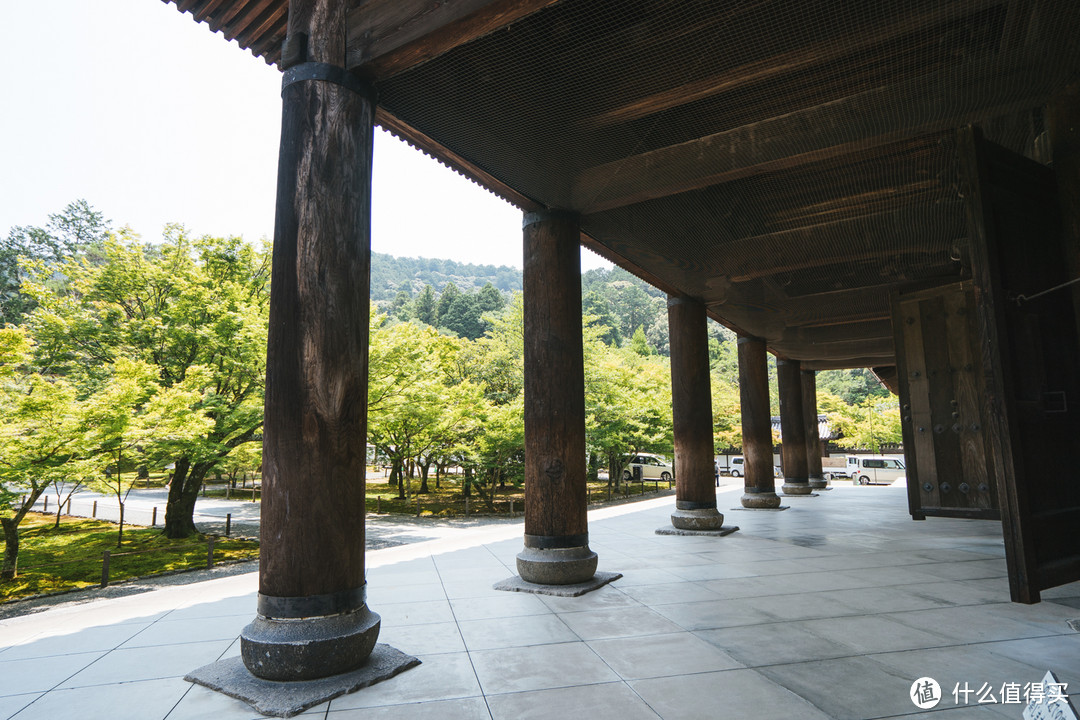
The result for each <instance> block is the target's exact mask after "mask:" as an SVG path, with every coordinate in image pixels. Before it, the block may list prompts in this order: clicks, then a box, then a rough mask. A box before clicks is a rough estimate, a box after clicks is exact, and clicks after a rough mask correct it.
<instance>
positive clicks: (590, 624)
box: [559, 606, 682, 640]
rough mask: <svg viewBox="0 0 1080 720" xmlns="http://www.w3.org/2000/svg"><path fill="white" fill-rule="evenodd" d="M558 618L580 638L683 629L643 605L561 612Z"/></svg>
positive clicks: (656, 632)
mask: <svg viewBox="0 0 1080 720" xmlns="http://www.w3.org/2000/svg"><path fill="white" fill-rule="evenodd" d="M559 617H560V618H561V619H562V621H563V622H565V623H566V624H567V626H568V627H569V628H570V629H571V630H573V631H574V633H575V634H576V635H577V636H578V637H580V638H581V639H582V640H601V639H605V638H618V637H632V636H635V635H658V634H660V633H671V632H678V631H679V630H682V628H680V627H679V626H678V625H676V624H674V623H672V622H670V621H669V620H667V619H665V618H664V617H663V616H662V615H660V614H658V613H656V612H654V611H652V610H650V609H648V608H647V607H644V606H638V607H622V608H618V607H617V608H612V609H610V610H587V611H584V612H568V613H560V614H559Z"/></svg>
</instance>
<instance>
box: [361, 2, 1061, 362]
mask: <svg viewBox="0 0 1080 720" xmlns="http://www.w3.org/2000/svg"><path fill="white" fill-rule="evenodd" d="M1078 8H1080V4H1077V3H1074V2H1043V3H1033V2H1023V1H1020V0H1014V1H1004V0H966V1H964V2H940V0H925V1H921V0H907V1H904V2H899V1H895V2H865V0H857V1H856V0H851V1H847V2H842V1H836V0H828V1H824V2H803V3H790V2H779V1H777V2H771V1H761V0H757V1H749V0H747V1H744V2H717V1H716V0H708V1H699V2H668V1H657V2H634V3H626V2H625V1H623V0H619V1H614V0H603V1H600V2H597V1H595V0H592V1H588V2H586V1H584V0H578V1H573V0H564V1H563V2H561V3H559V4H557V5H554V6H552V7H550V8H548V9H546V10H543V11H541V12H539V13H536V14H534V15H532V16H529V17H527V18H525V19H523V20H519V21H517V22H516V23H514V24H513V25H511V26H509V27H508V28H504V29H502V30H499V31H497V32H495V33H492V34H490V35H487V36H485V37H483V38H481V39H480V40H477V41H474V42H472V43H470V44H468V45H465V46H462V47H459V48H457V49H455V50H453V51H451V52H449V53H447V54H446V55H443V56H441V57H439V58H436V59H435V60H432V61H430V62H428V63H426V64H423V65H421V66H419V67H416V68H414V69H412V70H410V71H407V72H405V73H402V74H400V75H398V76H396V77H393V78H390V79H388V80H386V81H383V82H381V83H380V85H379V90H380V104H381V105H383V106H384V107H385V108H386V109H387V110H389V112H391V113H392V114H394V115H395V116H397V117H398V118H400V119H402V120H403V121H405V122H406V123H408V124H409V125H411V126H412V127H414V128H416V129H418V130H419V131H421V132H423V133H425V134H426V135H428V136H430V137H432V138H434V139H436V140H437V141H438V142H439V143H441V144H442V145H444V146H446V147H448V148H449V149H451V150H452V151H454V152H456V153H459V154H460V155H462V156H464V157H466V158H468V159H469V160H470V161H471V162H473V163H475V164H476V165H477V166H479V167H480V168H482V169H484V170H485V171H487V172H489V173H491V174H492V175H493V176H495V177H496V178H498V179H500V180H502V181H503V182H506V183H507V184H509V185H510V186H512V187H514V188H515V189H516V190H518V191H519V192H521V193H523V194H524V195H527V196H529V197H532V198H534V199H536V200H538V201H539V202H541V203H543V204H545V205H547V206H549V207H557V208H570V209H574V210H578V211H579V212H581V213H582V215H583V218H582V223H583V228H584V229H585V231H586V232H587V233H589V234H590V235H591V236H592V237H594V238H595V239H596V240H598V241H599V242H600V243H602V244H603V245H605V246H607V247H608V248H611V249H613V250H615V251H616V252H617V253H618V254H620V255H621V256H622V257H624V258H625V259H626V260H627V261H628V262H629V263H631V264H634V265H637V266H638V267H642V268H647V269H648V270H649V271H650V272H652V273H653V274H654V275H655V276H656V277H658V278H660V279H661V280H663V281H664V282H665V283H666V284H668V285H670V286H671V287H673V288H677V289H678V290H679V291H681V292H684V293H686V294H689V295H692V296H695V297H698V298H701V299H703V300H705V301H707V302H709V303H710V304H711V305H710V307H711V308H712V309H713V311H714V312H715V313H716V314H717V315H719V316H721V317H724V318H725V319H726V320H728V321H729V322H730V324H732V325H737V326H739V327H741V328H743V329H745V330H747V331H751V332H754V333H755V334H761V335H764V336H767V337H769V338H770V339H771V340H773V341H774V342H779V341H781V339H782V338H783V337H790V336H791V334H790V333H789V332H788V330H790V329H791V328H793V327H796V326H799V325H802V324H806V323H817V324H823V323H828V321H830V319H834V320H837V321H839V320H843V321H845V322H847V321H851V320H852V319H853V318H854V319H859V318H871V317H882V316H885V315H887V312H888V288H889V287H890V285H892V284H895V283H901V282H910V281H917V280H922V279H925V278H938V277H941V278H948V277H954V278H958V277H961V276H963V274H964V273H965V272H966V271H965V267H964V257H965V252H964V244H965V242H966V238H965V234H966V230H965V223H964V216H963V207H962V201H961V198H960V195H959V192H958V188H957V179H956V175H957V172H956V159H955V152H954V148H953V139H952V138H953V130H954V129H955V128H956V127H959V126H962V125H965V124H968V123H973V122H974V123H979V124H981V125H983V127H984V128H985V129H986V131H987V133H988V135H989V136H990V137H991V138H992V139H995V140H997V141H998V142H1001V143H1003V144H1006V145H1007V146H1009V147H1010V148H1011V149H1013V150H1015V151H1017V152H1023V153H1025V154H1028V155H1029V156H1030V155H1033V154H1035V147H1036V143H1037V138H1038V136H1039V134H1040V132H1041V131H1042V128H1041V127H1040V118H1039V113H1038V111H1037V109H1038V108H1039V107H1041V106H1042V105H1043V104H1045V102H1046V101H1047V98H1049V97H1051V96H1052V95H1053V94H1054V93H1055V92H1057V91H1059V90H1060V89H1061V88H1062V87H1063V85H1064V84H1065V83H1066V82H1067V81H1068V80H1069V78H1070V77H1071V76H1072V75H1073V74H1074V73H1075V72H1076V70H1077V69H1078V68H1080V62H1078V57H1077V56H1078V51H1077V46H1078V44H1077V42H1076V39H1075V38H1076V37H1077V31H1078V30H1080V24H1078V22H1077V16H1078V13H1080V9H1078Z"/></svg>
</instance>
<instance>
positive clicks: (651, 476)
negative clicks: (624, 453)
mask: <svg viewBox="0 0 1080 720" xmlns="http://www.w3.org/2000/svg"><path fill="white" fill-rule="evenodd" d="M635 467H640V468H641V479H642V480H662V481H664V482H670V481H671V478H672V477H674V472H675V471H674V469H673V468H672V467H671V463H669V462H668V460H667V458H665V457H664V456H663V455H653V454H652V453H638V454H637V455H634V456H633V457H632V458H630V462H628V463H627V464H626V467H625V468H623V474H622V477H623V480H633V479H634V468H635Z"/></svg>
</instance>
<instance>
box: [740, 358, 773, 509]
mask: <svg viewBox="0 0 1080 720" xmlns="http://www.w3.org/2000/svg"><path fill="white" fill-rule="evenodd" d="M738 347H739V401H740V405H741V406H742V440H743V458H744V460H743V463H744V465H745V467H746V476H745V478H744V483H745V487H744V494H743V496H742V505H743V507H745V508H753V509H765V508H778V507H780V497H779V496H778V495H777V494H776V483H775V480H774V479H773V439H772V416H771V413H770V412H769V363H768V358H767V357H766V354H765V341H764V340H762V339H761V338H756V337H740V338H739V346H738Z"/></svg>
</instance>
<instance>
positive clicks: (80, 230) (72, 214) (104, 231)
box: [0, 200, 109, 325]
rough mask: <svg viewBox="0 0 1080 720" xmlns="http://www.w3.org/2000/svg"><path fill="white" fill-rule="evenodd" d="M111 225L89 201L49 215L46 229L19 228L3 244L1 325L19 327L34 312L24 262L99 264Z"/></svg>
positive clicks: (0, 258)
mask: <svg viewBox="0 0 1080 720" xmlns="http://www.w3.org/2000/svg"><path fill="white" fill-rule="evenodd" d="M108 230H109V221H108V220H106V219H105V217H104V215H102V213H100V212H98V211H96V210H94V208H93V207H91V206H90V204H89V203H88V202H86V201H85V200H76V201H74V202H72V203H69V204H68V206H67V207H66V208H64V210H63V211H62V212H59V213H54V214H52V215H49V222H48V223H47V224H46V225H45V227H43V228H40V227H34V226H16V227H13V228H11V230H10V231H9V232H8V235H7V237H6V238H4V239H3V240H0V323H2V324H6V325H17V324H19V323H20V322H22V318H23V315H24V314H26V313H28V312H29V311H30V310H32V309H33V307H34V304H33V300H32V298H30V297H29V296H27V295H26V294H25V293H23V292H22V281H23V278H24V277H25V272H24V271H23V270H22V269H21V268H20V262H22V261H37V262H40V263H45V264H47V265H51V266H56V265H58V264H60V263H62V262H64V261H65V260H68V259H70V258H74V257H83V258H86V259H88V260H90V261H91V262H96V261H99V260H100V258H101V250H102V248H103V246H104V242H105V238H106V236H107V235H108Z"/></svg>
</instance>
